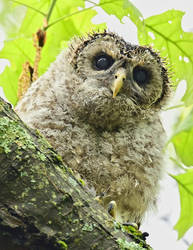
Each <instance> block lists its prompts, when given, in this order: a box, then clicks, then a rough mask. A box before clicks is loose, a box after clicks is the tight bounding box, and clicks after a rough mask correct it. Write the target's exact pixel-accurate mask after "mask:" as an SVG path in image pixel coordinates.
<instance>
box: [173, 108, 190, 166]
mask: <svg viewBox="0 0 193 250" xmlns="http://www.w3.org/2000/svg"><path fill="white" fill-rule="evenodd" d="M187 110H188V111H187ZM171 141H172V142H173V144H174V147H175V150H176V153H177V155H178V156H179V157H180V159H181V161H182V162H183V164H185V165H186V166H193V108H191V109H190V108H189V109H186V110H184V112H183V113H182V114H181V117H180V119H179V121H178V123H177V124H176V128H175V131H174V134H173V136H172V138H171Z"/></svg>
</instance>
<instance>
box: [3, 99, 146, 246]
mask: <svg viewBox="0 0 193 250" xmlns="http://www.w3.org/2000/svg"><path fill="white" fill-rule="evenodd" d="M133 237H134V238H135V239H136V238H137V236H133ZM133 237H130V236H129V235H128V234H126V233H123V228H122V227H121V226H120V225H119V224H117V223H116V222H115V221H114V220H113V219H112V218H111V217H110V216H109V215H108V214H107V213H106V211H105V210H104V209H103V208H102V207H101V206H100V204H98V203H97V202H96V201H95V200H94V198H93V197H92V196H91V195H90V194H89V193H87V192H86V191H85V190H84V188H83V186H82V184H81V183H79V182H78V181H77V180H76V179H75V178H74V176H73V173H72V171H71V170H70V169H69V168H68V167H67V166H64V164H63V162H62V160H61V157H60V156H59V155H57V153H56V152H55V151H54V150H53V148H52V147H51V146H50V145H49V143H48V142H47V141H46V140H45V139H44V138H43V137H42V136H41V135H40V134H38V132H37V131H34V130H32V129H30V128H28V127H27V126H26V125H25V124H24V123H23V122H22V121H21V120H20V119H19V117H18V116H17V115H16V114H15V112H14V111H13V110H12V109H11V105H10V104H8V103H5V102H4V101H3V100H2V99H0V249H2V250H13V249H14V250H31V249H34V250H44V249H45V250H49V249H50V250H51V249H52V250H55V249H76V250H77V249H100V250H102V249H104V250H107V249H109V250H110V249H143V248H141V247H140V246H139V245H138V244H136V245H135V244H134V246H133V243H129V242H131V241H133ZM137 240H138V242H140V244H142V245H143V244H144V242H143V241H142V240H141V239H137ZM132 247H134V248H132ZM146 247H147V246H146Z"/></svg>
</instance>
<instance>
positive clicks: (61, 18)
mask: <svg viewBox="0 0 193 250" xmlns="http://www.w3.org/2000/svg"><path fill="white" fill-rule="evenodd" d="M96 6H97V5H93V6H91V7H89V8H85V9H82V10H78V11H75V12H73V13H72V14H69V15H65V16H62V17H59V18H58V19H56V20H55V21H53V22H52V23H50V24H48V26H46V27H45V28H44V30H47V29H48V28H50V27H51V26H53V25H54V24H56V23H58V22H60V21H61V20H64V19H67V18H69V17H71V16H74V15H76V14H79V13H82V12H85V11H87V10H90V9H92V8H94V7H96Z"/></svg>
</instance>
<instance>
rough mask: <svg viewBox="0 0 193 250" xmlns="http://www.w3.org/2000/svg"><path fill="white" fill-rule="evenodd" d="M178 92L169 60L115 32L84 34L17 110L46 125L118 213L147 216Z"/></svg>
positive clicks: (136, 218) (135, 218) (126, 217)
mask: <svg viewBox="0 0 193 250" xmlns="http://www.w3.org/2000/svg"><path fill="white" fill-rule="evenodd" d="M169 92H170V87H169V79H168V74H167V70H166V68H165V65H164V62H163V61H162V59H161V58H160V57H159V55H158V54H157V53H155V52H154V51H153V50H152V49H151V48H149V47H143V46H138V45H132V44H130V43H127V42H125V41H124V40H123V39H122V38H121V37H119V36H118V35H116V34H114V33H111V32H107V31H104V32H101V33H93V34H89V35H88V36H87V37H84V38H76V39H74V40H73V41H72V44H71V45H70V46H69V48H67V49H66V50H64V51H62V52H61V53H60V54H59V56H58V57H57V59H56V60H55V62H53V63H52V64H51V66H50V68H49V69H48V71H47V72H46V73H45V74H44V75H43V76H41V77H40V78H39V79H38V80H37V81H36V82H34V83H33V84H32V85H31V87H30V88H29V89H28V91H27V93H26V94H25V96H24V97H23V99H22V100H21V101H20V102H19V103H18V105H17V107H16V112H17V113H18V114H19V116H20V117H21V119H22V120H23V121H24V122H25V123H27V124H28V125H29V126H31V127H32V128H36V129H38V130H39V131H40V132H41V133H42V134H43V135H44V136H45V137H46V138H47V140H48V141H49V142H50V143H51V145H52V146H53V147H54V148H55V149H56V150H57V151H58V153H59V154H60V155H61V156H62V158H63V160H64V162H65V163H66V164H67V165H68V166H69V167H71V168H72V169H73V170H74V172H75V173H78V174H79V175H80V176H81V178H83V179H84V180H86V183H87V185H88V187H89V188H90V189H94V190H95V192H96V195H101V194H103V198H102V203H103V205H104V207H105V208H106V209H108V206H109V204H110V203H111V202H112V201H114V202H116V205H117V210H116V220H117V221H119V222H127V221H129V222H136V223H140V222H141V221H142V219H143V217H144V214H145V212H146V211H147V210H148V209H149V208H150V207H152V206H153V205H154V204H155V201H156V197H157V192H158V190H159V181H160V178H161V176H162V173H163V152H162V149H163V145H164V143H165V134H164V130H163V127H162V125H161V122H160V119H159V111H160V109H161V108H162V107H163V105H164V104H165V103H166V100H167V97H168V95H169Z"/></svg>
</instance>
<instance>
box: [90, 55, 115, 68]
mask: <svg viewBox="0 0 193 250" xmlns="http://www.w3.org/2000/svg"><path fill="white" fill-rule="evenodd" d="M93 63H94V68H95V69H97V70H107V69H108V68H110V67H111V66H112V65H113V63H114V59H113V58H112V57H111V56H109V55H107V54H101V55H97V56H95V58H94V61H93Z"/></svg>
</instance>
